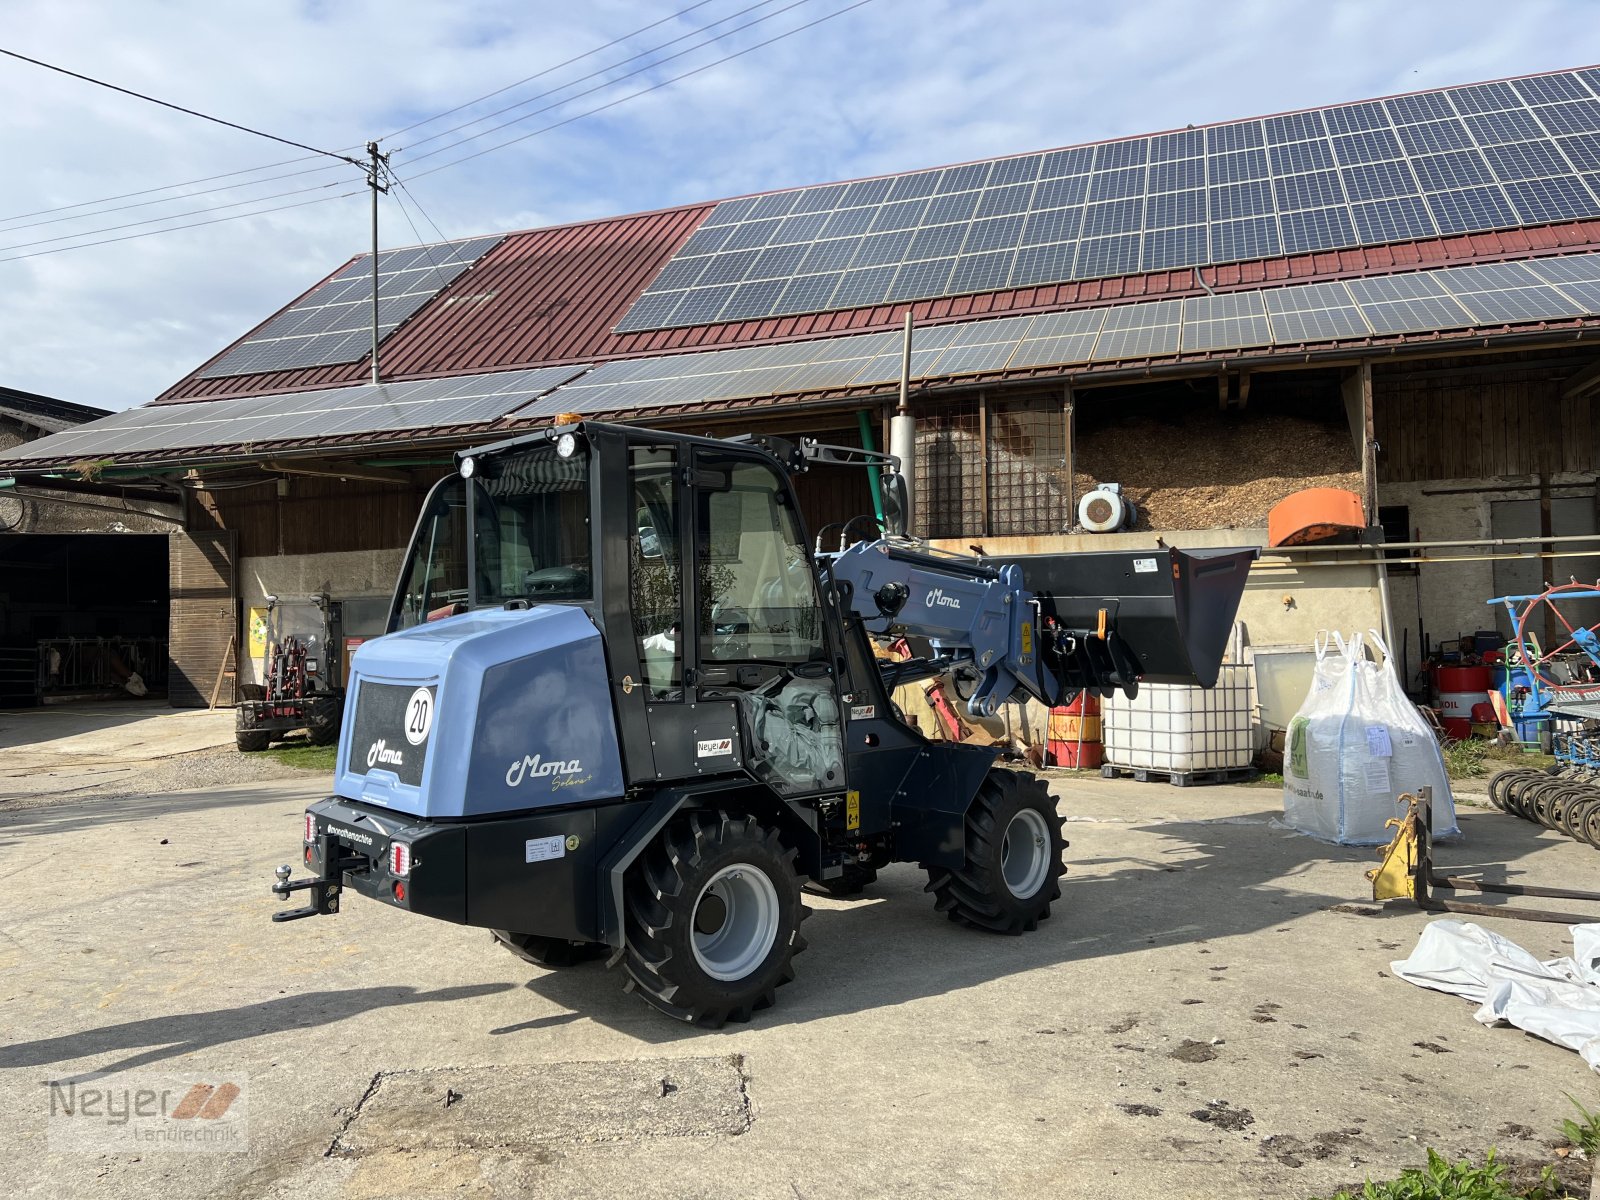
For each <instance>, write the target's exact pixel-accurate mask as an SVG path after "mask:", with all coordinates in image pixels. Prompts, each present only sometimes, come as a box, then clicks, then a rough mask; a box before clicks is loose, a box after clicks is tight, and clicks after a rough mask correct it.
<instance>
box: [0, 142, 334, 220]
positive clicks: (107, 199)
mask: <svg viewBox="0 0 1600 1200" xmlns="http://www.w3.org/2000/svg"><path fill="white" fill-rule="evenodd" d="M314 157H316V156H315V155H310V154H302V155H301V156H300V157H299V158H286V159H284V160H282V161H281V162H274V163H263V164H262V165H261V166H259V167H243V168H241V169H240V170H237V171H224V172H223V173H222V174H220V175H205V176H202V177H201V178H199V179H189V180H185V181H184V182H182V183H169V184H165V185H164V186H162V187H154V188H143V189H141V190H139V191H137V192H122V193H120V194H119V195H116V196H102V197H101V198H100V199H99V200H80V201H78V203H76V204H61V205H57V206H56V207H55V208H39V209H35V210H34V211H32V212H25V213H15V214H13V215H11V216H9V217H0V225H4V224H7V223H9V222H11V221H20V220H22V219H23V218H24V217H42V216H47V215H48V214H50V213H56V212H69V211H70V210H72V209H74V208H88V207H90V206H91V205H94V204H110V203H111V202H112V201H113V200H129V199H132V198H133V197H134V196H148V195H150V194H151V193H152V192H170V191H175V190H176V189H178V188H182V187H193V186H194V185H195V184H197V183H211V182H212V181H214V180H217V179H231V178H233V176H235V175H252V174H254V173H255V172H257V171H269V170H271V169H272V168H273V167H287V166H290V165H292V164H294V163H297V162H310V161H311V159H312V158H314ZM331 169H332V168H330V167H317V168H316V170H318V171H327V170H331ZM278 178H287V177H286V176H279V177H278ZM194 194H201V193H194ZM24 228H25V227H24Z"/></svg>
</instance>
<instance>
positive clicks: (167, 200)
mask: <svg viewBox="0 0 1600 1200" xmlns="http://www.w3.org/2000/svg"><path fill="white" fill-rule="evenodd" d="M295 161H297V162H305V161H307V160H306V159H304V158H302V159H297V160H295ZM341 165H342V164H338V163H328V164H325V165H324V166H320V167H311V168H308V169H306V170H303V171H285V172H284V173H283V174H281V175H264V176H262V177H261V178H260V179H251V180H249V181H247V182H244V183H229V184H224V185H223V186H222V187H215V188H206V189H205V190H203V191H199V192H180V193H179V194H177V195H175V196H161V197H159V198H157V199H155V200H139V201H135V202H134V203H133V204H119V205H117V206H115V207H114V208H97V209H95V211H93V212H86V213H76V214H74V215H73V216H67V217H47V218H46V219H44V220H42V221H28V222H26V223H25V224H22V225H6V224H5V221H4V220H0V225H5V228H3V229H0V237H5V236H8V235H10V234H13V233H16V232H18V231H19V230H23V229H38V228H40V227H42V226H45V225H60V224H63V223H64V222H67V221H88V220H92V219H93V218H95V217H104V216H108V215H109V214H111V213H117V212H128V211H130V210H132V209H135V208H149V207H151V206H152V205H156V204H176V203H178V202H179V201H180V200H195V199H198V198H199V197H201V196H215V195H217V194H219V193H226V192H233V191H238V190H239V189H241V188H249V187H256V186H258V185H259V184H263V183H273V182H276V181H277V180H279V179H300V178H303V177H304V176H306V175H320V174H321V173H322V172H324V171H333V170H337V169H338V167H339V166H341ZM261 169H262V168H260V167H256V168H254V170H261ZM248 173H249V172H245V171H235V172H231V174H235V175H243V174H248ZM213 178H215V179H222V178H226V176H221V175H217V176H213ZM200 182H203V181H200ZM184 186H186V185H184V184H181V183H175V184H171V185H169V186H168V187H165V188H151V189H150V191H171V190H174V189H176V188H180V187H184ZM129 194H130V195H134V196H139V195H145V194H146V193H144V192H131V193H129ZM279 194H280V195H288V194H289V193H287V192H284V193H279ZM113 199H115V197H113ZM255 199H257V200H270V199H272V197H271V196H257V197H255ZM100 203H104V201H98V200H96V201H86V202H85V204H74V205H70V206H69V207H72V208H83V207H85V206H86V205H87V204H100ZM242 203H246V204H248V203H250V201H248V200H246V201H242ZM45 211H46V212H54V211H58V210H55V209H46V210H45ZM24 215H33V214H24ZM11 219H12V220H17V219H20V218H11Z"/></svg>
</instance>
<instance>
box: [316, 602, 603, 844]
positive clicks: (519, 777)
mask: <svg viewBox="0 0 1600 1200" xmlns="http://www.w3.org/2000/svg"><path fill="white" fill-rule="evenodd" d="M608 679H609V675H608V673H607V670H606V660H605V648H604V646H603V645H602V642H601V638H600V633H599V631H598V630H597V629H596V628H595V627H594V623H593V622H592V621H591V620H590V619H589V616H588V614H587V613H585V612H584V611H583V610H582V609H580V608H572V607H569V606H565V605H541V606H540V607H537V608H529V609H517V610H506V609H491V610H487V611H484V612H476V613H466V614H463V615H461V616H458V617H450V618H447V619H445V620H442V621H434V622H431V623H429V624H426V625H418V626H415V627H414V628H411V629H406V630H402V631H401V632H399V633H391V634H389V635H387V636H385V637H381V638H376V639H374V640H373V641H370V642H367V643H365V644H364V645H362V646H361V648H360V649H358V650H357V651H356V653H355V658H354V660H353V662H352V667H351V682H350V687H349V691H348V698H347V700H346V702H345V703H346V715H345V721H344V728H343V732H342V733H341V735H340V739H339V758H338V765H337V769H336V771H335V777H334V789H335V791H336V792H337V793H338V794H339V795H340V796H343V797H345V798H346V799H349V800H361V801H364V802H366V803H368V804H377V805H382V806H383V807H385V808H390V809H394V810H395V811H396V812H403V813H410V814H412V815H414V816H419V817H428V818H432V819H437V820H451V819H455V818H461V817H480V816H490V815H494V814H498V813H508V812H521V811H525V810H528V809H537V808H549V807H553V806H555V805H564V804H579V803H583V802H586V801H594V800H603V799H614V798H616V797H618V796H621V795H622V790H623V786H622V762H621V758H620V756H619V754H618V751H617V731H616V722H615V719H614V717H613V714H612V709H611V688H610V685H609V683H608V682H607V681H608Z"/></svg>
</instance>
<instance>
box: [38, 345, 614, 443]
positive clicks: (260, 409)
mask: <svg viewBox="0 0 1600 1200" xmlns="http://www.w3.org/2000/svg"><path fill="white" fill-rule="evenodd" d="M586 370H588V367H587V366H582V365H580V366H565V367H543V368H538V369H535V370H529V371H502V372H497V373H494V374H487V375H474V376H466V377H459V378H454V379H427V380H417V381H412V382H408V383H399V384H378V385H372V384H359V385H356V386H353V387H342V388H322V389H318V390H315V391H307V392H296V393H293V394H291V395H282V396H250V397H245V398H242V399H235V400H207V401H193V402H189V403H182V404H160V405H146V406H144V407H142V408H134V409H129V410H127V411H126V412H120V413H115V414H113V415H112V416H109V417H106V418H104V419H103V420H100V421H95V422H93V423H92V424H90V425H82V426H79V427H77V428H76V429H74V430H72V431H70V434H67V435H56V437H53V438H41V439H39V440H38V441H35V442H29V443H26V444H25V446H22V447H15V448H14V449H17V450H21V449H26V450H27V452H28V453H27V454H12V455H11V457H13V458H36V457H41V456H45V455H51V454H57V453H73V454H76V453H78V452H80V451H81V452H82V453H83V454H90V455H103V454H113V453H115V454H135V453H141V452H154V451H162V450H173V451H178V450H183V449H186V448H188V447H193V446H216V445H234V444H245V443H249V444H256V445H261V444H270V443H272V442H278V441H292V440H295V439H298V438H306V437H331V436H339V435H345V434H365V433H381V432H388V431H395V430H404V429H418V430H420V429H428V428H438V427H442V426H452V425H464V424H474V423H481V422H487V421H492V420H496V419H498V418H500V417H504V416H506V415H508V414H510V413H512V412H514V411H516V410H517V409H519V408H521V407H523V406H524V405H527V404H528V403H529V402H530V401H533V400H536V399H537V398H539V397H541V396H544V395H546V394H548V393H549V392H550V391H551V390H552V389H553V388H555V387H556V386H558V385H559V384H562V383H565V382H567V381H568V380H570V379H573V378H574V377H575V376H578V375H580V374H582V373H583V372H584V371H586Z"/></svg>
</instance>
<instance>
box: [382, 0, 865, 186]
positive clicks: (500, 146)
mask: <svg viewBox="0 0 1600 1200" xmlns="http://www.w3.org/2000/svg"><path fill="white" fill-rule="evenodd" d="M871 3H872V0H856V2H855V3H854V4H847V5H846V6H845V7H843V8H841V9H838V10H836V11H834V12H831V13H827V14H825V15H823V16H820V17H818V18H817V19H816V20H814V21H807V22H806V23H805V24H804V25H798V26H796V27H795V28H793V29H791V30H789V31H788V32H786V33H780V34H778V35H776V36H775V37H770V38H767V39H766V40H765V41H761V42H756V43H755V44H754V45H752V46H746V47H745V48H744V49H743V50H735V51H734V52H733V53H732V54H727V55H724V56H723V57H722V58H718V59H714V60H713V61H711V62H708V63H706V64H705V65H704V66H699V67H695V68H694V69H693V70H691V71H685V72H683V74H681V75H674V76H672V77H671V78H670V79H663V80H661V82H659V83H653V84H651V85H650V86H649V87H646V88H640V89H639V90H638V91H637V92H629V93H628V94H627V95H626V96H620V97H618V98H617V99H615V100H612V101H609V102H607V103H605V104H601V105H598V106H597V107H595V108H591V109H588V110H587V111H585V112H581V113H577V114H576V115H574V116H571V117H566V118H564V119H563V120H560V121H554V122H552V123H551V124H549V125H544V126H541V127H540V128H538V129H535V130H532V131H531V132H528V133H524V134H522V135H521V136H519V137H514V138H510V139H508V140H506V141H504V142H497V143H496V144H495V145H493V146H486V147H484V148H483V149H482V150H475V151H473V152H472V153H471V154H464V155H462V156H461V157H460V158H453V159H451V160H450V161H449V162H444V163H440V164H439V165H438V166H436V167H429V168H428V169H427V170H426V171H420V172H418V173H417V174H415V175H413V176H411V178H412V179H413V180H417V179H421V178H423V177H424V176H426V175H432V174H434V173H435V172H438V171H443V170H445V169H447V168H449V167H455V166H460V165H461V164H462V163H464V162H470V161H471V160H473V159H475V158H481V157H483V156H484V155H485V154H493V153H494V152H495V151H496V150H504V149H505V148H506V147H507V146H514V145H516V144H517V143H518V142H525V141H527V140H528V139H529V138H532V137H538V136H539V135H540V134H541V133H549V132H550V131H551V130H552V129H560V128H561V127H562V126H563V125H570V124H572V123H573V122H574V121H581V120H582V119H583V118H584V117H592V116H594V115H595V114H596V113H601V112H605V111H606V110H607V109H610V108H615V107H616V106H617V105H619V104H625V103H627V102H628V101H629V100H634V99H637V98H638V97H640V96H644V95H648V94H649V93H650V92H654V91H659V90H660V89H661V88H664V87H667V86H668V85H669V84H673V83H677V82H678V81H679V80H683V79H688V78H689V77H690V76H691V75H698V74H700V72H702V71H708V70H710V69H711V68H712V67H715V66H720V65H721V64H722V63H725V62H730V61H731V60H733V59H735V58H740V57H743V56H744V55H746V54H749V53H751V52H752V51H755V50H760V49H762V48H763V47H765V46H770V45H772V44H773V43H774V42H781V41H783V40H784V39H785V38H789V37H793V36H794V35H795V34H797V33H803V32H804V31H805V30H807V29H811V28H813V27H814V26H817V25H821V24H823V23H824V22H825V21H831V20H833V19H834V18H835V17H841V16H843V15H844V14H845V13H847V12H852V11H854V10H855V9H858V8H862V7H865V6H866V5H868V4H871ZM574 98H575V97H574ZM533 115H535V114H532V113H530V114H529V116H533ZM522 119H524V120H525V119H526V118H522ZM515 123H516V122H507V124H515ZM484 132H485V133H492V132H493V130H485V131H484ZM474 136H476V137H481V136H483V135H482V134H478V135H474ZM471 140H473V139H472V138H463V139H462V140H461V141H460V142H456V143H455V144H454V145H452V146H441V147H440V148H439V149H438V150H430V151H429V152H428V153H427V154H424V155H421V156H419V157H418V159H417V160H416V161H418V162H421V161H422V160H423V159H425V158H431V157H433V156H434V155H435V154H443V153H444V152H445V151H446V150H451V149H454V148H455V146H459V145H462V144H464V143H465V142H468V141H471Z"/></svg>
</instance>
